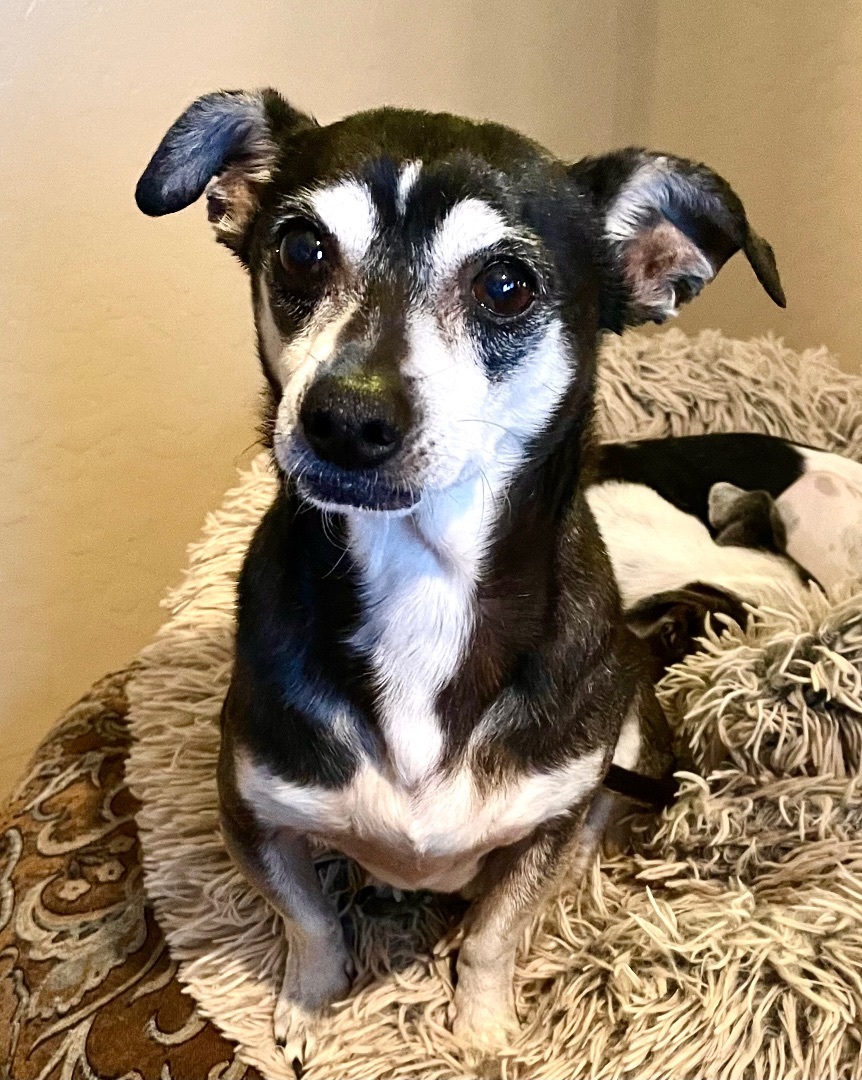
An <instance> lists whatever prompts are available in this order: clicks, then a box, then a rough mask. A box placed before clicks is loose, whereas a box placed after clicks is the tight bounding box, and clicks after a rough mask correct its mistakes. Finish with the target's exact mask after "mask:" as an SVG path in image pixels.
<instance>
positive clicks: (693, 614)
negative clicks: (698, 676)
mask: <svg viewBox="0 0 862 1080" xmlns="http://www.w3.org/2000/svg"><path fill="white" fill-rule="evenodd" d="M710 615H723V616H726V617H727V618H729V619H732V620H733V621H734V622H735V623H738V624H739V626H741V627H743V629H744V628H745V626H746V624H747V622H748V612H747V611H746V610H745V607H744V606H743V603H742V600H741V599H740V598H739V597H738V596H737V595H736V593H732V592H730V590H728V589H722V588H719V587H717V586H715V585H706V584H704V583H703V582H700V581H694V582H692V583H691V584H689V585H686V586H685V587H684V588H682V589H670V590H668V591H667V592H661V593H655V594H654V595H653V596H647V597H645V598H644V599H643V600H639V601H638V602H637V603H636V604H634V605H633V606H632V607H630V608H628V609H627V610H626V612H625V614H624V618H625V621H626V625H627V626H628V628H629V630H631V631H632V632H633V633H634V634H636V635H637V637H639V638H641V639H642V640H644V641H645V642H646V644H647V646H648V648H649V651H650V655H651V658H652V662H653V676H654V678H656V679H660V678H661V676H662V675H663V674H664V672H665V671H666V670H667V668H669V667H670V666H671V665H672V664H678V663H679V662H680V661H681V660H683V659H685V657H686V656H687V655H688V654H689V653H692V652H695V651H696V641H697V639H698V638H700V637H703V636H704V634H705V632H706V620H707V617H708V616H710Z"/></svg>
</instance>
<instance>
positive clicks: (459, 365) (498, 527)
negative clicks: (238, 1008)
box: [136, 89, 785, 1062]
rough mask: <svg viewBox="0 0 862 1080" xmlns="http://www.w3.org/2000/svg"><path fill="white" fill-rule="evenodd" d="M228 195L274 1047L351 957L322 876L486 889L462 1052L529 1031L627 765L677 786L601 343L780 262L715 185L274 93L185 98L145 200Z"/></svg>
mask: <svg viewBox="0 0 862 1080" xmlns="http://www.w3.org/2000/svg"><path fill="white" fill-rule="evenodd" d="M201 196H205V198H206V205H207V211H208V216H209V219H210V221H211V222H212V224H213V226H214V228H215V233H216V236H217V239H218V240H220V241H221V242H222V243H223V244H225V245H226V246H227V247H228V248H229V249H230V250H231V251H232V252H233V253H234V254H235V255H236V256H237V257H238V258H239V259H240V261H241V262H242V264H243V265H244V267H245V268H246V269H247V271H248V273H249V277H250V282H251V293H252V303H253V308H254V316H255V323H256V327H257V338H258V346H259V354H260V360H261V363H262V366H263V371H264V374H265V376H266V381H267V395H268V406H267V409H266V413H267V417H268V419H267V429H268V431H269V432H270V435H271V445H272V452H273V461H274V465H275V468H276V469H277V471H278V475H279V478H280V485H279V490H278V494H277V496H276V498H275V501H274V504H273V506H272V507H271V509H270V510H269V512H268V513H267V514H266V515H265V517H264V519H263V520H262V522H261V524H260V527H259V528H258V530H257V532H256V535H255V537H254V539H253V541H252V543H251V545H250V548H249V551H248V554H247V557H246V560H245V563H244V566H243V569H242V573H241V576H240V580H239V584H238V601H237V630H236V650H235V663H234V669H233V675H232V681H231V684H230V690H229V693H228V695H227V698H226V701H225V704H224V709H223V715H222V744H221V754H220V761H219V769H218V784H219V794H220V805H221V827H222V831H223V835H224V840H225V844H226V846H227V848H228V850H229V852H230V854H231V856H232V858H233V860H234V861H235V863H236V865H237V867H238V868H239V869H240V870H241V872H242V873H244V874H245V875H246V877H247V878H248V880H249V881H250V882H252V883H253V884H254V885H255V886H256V887H257V889H259V890H260V892H261V893H262V894H263V896H264V897H266V899H267V900H268V901H269V902H270V903H271V905H272V906H273V907H274V908H275V910H276V911H277V912H279V913H280V914H281V916H282V917H283V920H284V925H285V931H286V934H287V937H288V942H289V951H288V959H287V964H286V969H285V973H284V980H283V986H282V989H281V992H280V994H279V997H278V1002H277V1006H276V1013H275V1036H276V1038H277V1040H278V1042H279V1043H280V1044H281V1045H283V1046H284V1048H285V1052H286V1053H287V1055H288V1058H289V1059H290V1060H293V1061H296V1062H301V1060H302V1059H303V1056H304V1054H306V1053H307V1049H308V1046H309V1045H310V1042H311V1040H312V1039H313V1037H314V1032H315V1029H316V1027H317V1025H318V1023H319V1019H320V1017H321V1015H322V1012H323V1011H324V1010H325V1009H326V1007H327V1006H328V1005H329V1004H330V1003H331V1002H333V1001H335V1000H338V999H340V998H343V997H344V996H345V995H346V994H347V992H348V989H349V978H350V957H349V952H348V949H347V947H346V945H345V942H344V938H343V934H342V930H341V926H340V924H339V921H338V918H337V916H336V913H335V911H334V910H332V908H331V907H330V905H329V904H328V902H327V900H326V898H325V897H324V896H323V895H322V893H321V889H320V885H319V882H318V879H317V876H316V874H315V871H314V867H313V863H312V858H311V854H310V843H311V842H315V843H317V842H321V843H324V844H326V845H328V846H330V847H332V848H335V849H337V850H339V851H340V852H342V853H343V854H345V855H347V856H349V857H350V858H352V859H354V860H356V862H358V863H359V864H361V866H362V867H364V868H365V870H366V871H368V873H369V874H370V875H371V877H372V879H373V880H375V881H379V882H383V883H385V884H388V885H390V886H392V887H394V888H396V889H431V890H437V891H440V892H456V891H466V892H468V893H469V895H470V896H472V897H473V899H472V903H471V906H470V908H469V910H468V912H467V915H466V918H465V922H464V934H463V942H462V945H461V948H460V953H459V957H458V963H457V987H456V989H455V994H454V1009H453V1014H454V1017H453V1026H454V1032H455V1034H456V1036H457V1037H458V1038H459V1040H460V1041H461V1042H462V1044H463V1045H464V1047H465V1052H467V1053H469V1054H471V1055H474V1056H478V1057H481V1056H482V1055H493V1054H496V1053H497V1052H499V1051H500V1050H501V1049H502V1048H505V1047H506V1046H508V1045H510V1043H511V1042H512V1040H513V1039H514V1038H515V1037H516V1035H517V1032H518V1020H517V1016H516V1012H515V1007H514V1000H513V989H512V978H513V968H514V962H515V950H516V944H517V942H518V939H519V936H520V934H521V931H522V928H523V927H524V925H525V923H526V922H527V921H528V920H529V918H530V917H531V915H532V914H533V913H534V912H535V910H536V908H537V905H538V904H539V902H540V900H541V899H542V897H543V896H545V895H546V894H547V893H548V892H549V891H550V890H551V889H552V888H553V886H554V884H555V883H556V882H557V881H559V879H560V877H561V875H563V874H564V873H568V874H579V873H582V872H583V870H584V867H585V866H586V865H587V863H588V861H589V859H590V857H591V856H592V854H593V852H594V851H595V849H596V845H597V844H598V842H599V840H600V838H601V836H602V832H603V829H604V826H605V823H606V821H607V820H608V818H609V815H610V814H611V813H612V812H613V804H614V798H615V797H614V796H613V795H612V794H611V793H610V792H609V791H608V790H607V789H606V788H603V786H602V783H603V779H604V778H605V777H606V775H607V774H608V772H609V770H610V768H611V766H612V764H614V766H615V767H616V768H619V769H628V770H637V772H638V773H639V774H642V775H643V776H645V777H647V778H654V779H660V778H662V777H665V776H666V775H667V773H668V772H669V770H670V769H671V768H672V764H673V757H672V750H671V746H670V739H669V734H668V732H667V729H666V727H665V724H664V719H663V717H662V715H661V711H660V709H659V708H658V706H657V703H656V700H655V697H654V693H653V689H652V682H651V679H650V672H649V660H648V657H647V656H646V655H645V650H644V648H643V645H642V642H640V641H639V640H638V638H637V636H636V635H633V634H632V633H631V632H630V631H629V630H628V629H627V628H626V626H625V624H624V621H623V618H622V611H621V606H620V597H619V592H618V589H617V585H616V583H615V581H614V576H613V572H612V567H611V563H610V561H609V558H608V554H607V551H606V549H605V545H604V543H603V542H602V538H601V535H600V533H599V529H598V527H597V525H596V521H595V517H594V514H593V513H592V512H591V510H590V505H589V502H588V499H587V496H586V494H585V483H586V479H587V477H588V476H589V463H590V461H591V459H592V455H593V454H594V450H595V438H594V434H593V424H592V413H593V398H594V384H595V373H596V347H597V343H598V341H599V339H600V338H601V336H602V334H603V333H604V332H606V331H612V332H621V331H622V330H623V329H624V328H625V327H627V326H631V325H635V324H638V323H643V322H646V321H650V320H652V321H654V322H662V321H664V320H665V319H667V318H668V317H670V316H673V315H674V314H676V312H677V311H678V309H679V307H680V306H681V305H682V304H684V303H686V302H688V301H689V300H692V299H693V298H694V297H695V296H696V295H697V294H698V293H699V292H700V291H701V289H702V288H703V287H704V286H705V285H706V284H707V283H708V282H709V281H711V280H712V279H713V278H714V277H715V275H716V274H717V273H718V271H719V270H720V268H721V267H722V266H723V264H724V263H725V262H726V261H727V260H728V259H729V258H730V257H731V256H732V255H733V254H735V253H736V252H737V251H742V252H743V253H744V255H745V257H746V259H747V260H748V262H749V264H750V265H751V267H752V268H753V270H754V273H755V275H756V276H757V278H758V280H759V281H760V283H761V285H762V286H763V287H764V289H765V290H766V292H767V293H768V295H769V296H770V297H771V298H772V299H773V300H774V301H775V302H776V303H777V304H779V305H781V306H783V305H784V302H785V301H784V294H783V292H782V287H781V283H780V279H779V275H778V271H777V268H776V264H775V259H774V256H773V252H772V249H771V247H770V246H769V244H768V243H767V242H766V241H765V240H763V239H762V238H760V237H759V236H758V235H757V234H756V233H755V232H754V231H753V230H752V228H751V227H750V226H749V223H748V220H747V217H746V214H745V210H744V208H743V205H742V203H741V202H740V200H739V198H738V197H737V196H736V194H735V193H734V192H733V191H732V190H731V188H730V187H729V185H728V184H727V183H726V182H725V181H724V180H723V179H722V178H721V177H719V176H718V175H717V174H716V173H714V172H713V171H712V170H710V169H709V168H707V167H706V166H703V165H700V164H696V163H693V162H691V161H687V160H685V159H682V158H678V157H674V156H672V155H669V154H661V153H655V152H652V151H648V150H642V149H626V150H621V151H617V152H614V153H609V154H607V155H604V156H600V157H590V158H585V159H583V160H581V161H579V162H577V163H575V164H566V163H564V162H561V161H559V160H557V159H556V158H554V157H553V156H552V155H551V154H549V153H548V152H547V151H545V150H544V149H542V148H541V147H540V146H538V145H537V144H536V143H534V142H532V141H531V140H529V139H527V138H525V137H524V136H522V135H520V134H517V133H516V132H514V131H512V130H510V129H508V128H506V127H503V126H500V125H498V124H494V123H478V122H472V121H469V120H466V119H461V118H458V117H454V116H450V115H445V114H430V113H422V112H413V111H406V110H398V109H391V108H384V109H380V110H377V111H372V112H365V113H360V114H357V115H354V116H350V117H348V118H347V119H344V120H341V121H339V122H337V123H333V124H329V125H326V126H320V125H318V124H317V123H316V122H315V121H314V120H313V119H312V117H310V116H308V115H306V114H305V113H303V112H301V111H300V110H298V109H296V108H295V107H293V106H292V105H290V104H289V103H288V102H287V101H285V100H284V98H282V97H281V96H280V95H279V94H278V93H276V92H275V91H273V90H269V89H267V90H263V91H260V92H252V93H248V92H239V91H237V92H218V93H213V94H208V95H206V96H204V97H202V98H200V99H199V100H197V101H196V102H194V103H193V104H192V105H191V106H190V107H189V108H188V109H187V110H186V111H185V112H184V113H183V114H182V116H181V117H180V118H179V119H178V120H177V121H176V122H175V123H174V124H173V126H172V127H171V128H170V130H169V131H168V132H167V134H166V135H165V136H164V138H163V139H162V142H161V144H160V145H159V147H158V149H157V150H156V152H155V154H154V156H153V158H152V160H151V161H150V163H149V165H148V166H147V168H146V170H145V171H144V173H143V175H142V177H141V179H140V181H139V183H138V187H137V192H136V198H137V203H138V206H139V208H140V209H141V210H142V211H144V212H145V213H147V214H150V215H153V216H158V215H163V214H170V213H173V212H175V211H179V210H182V209H183V208H184V207H187V206H189V205H190V204H191V203H193V202H195V201H196V200H197V199H198V198H199V197H201Z"/></svg>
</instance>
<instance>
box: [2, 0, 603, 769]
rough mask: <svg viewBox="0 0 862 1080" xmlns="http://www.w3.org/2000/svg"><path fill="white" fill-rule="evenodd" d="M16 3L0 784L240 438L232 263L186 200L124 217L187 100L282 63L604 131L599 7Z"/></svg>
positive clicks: (331, 100) (296, 76)
mask: <svg viewBox="0 0 862 1080" xmlns="http://www.w3.org/2000/svg"><path fill="white" fill-rule="evenodd" d="M526 10H527V9H525V8H524V6H523V5H522V4H520V3H517V2H515V0H495V2H494V4H493V5H491V6H489V5H487V4H486V5H467V4H465V3H457V2H453V0H438V2H436V3H434V4H433V5H432V4H419V3H417V4H410V5H407V4H404V3H403V2H400V0H375V2H370V0H369V2H361V3H357V2H350V0H343V2H333V0H315V3H300V2H297V0H289V2H286V0H278V2H274V0H266V2H264V0H253V2H249V3H242V4H236V3H228V2H224V0H210V2H208V3H207V4H197V3H178V2H177V0H122V2H121V0H98V2H95V0H75V2H74V3H70V2H67V0H6V3H5V4H4V5H3V6H2V8H0V145H2V147H3V154H2V159H0V215H2V229H3V246H4V256H3V269H2V273H3V282H2V287H0V305H2V308H0V331H2V347H0V364H2V383H3V392H2V394H0V462H2V471H0V580H2V581H3V583H4V600H5V602H4V604H3V605H2V607H0V653H2V655H3V657H4V663H3V664H2V667H0V785H2V783H3V777H2V772H3V771H4V770H5V773H6V774H7V775H8V774H9V773H10V772H12V771H15V770H17V769H18V768H19V767H20V764H21V762H20V759H21V757H22V755H26V753H28V752H29V750H30V748H31V746H32V745H33V744H34V742H35V740H36V739H37V738H38V737H39V736H40V735H41V733H42V731H43V730H44V729H45V728H46V727H47V726H48V725H49V724H50V722H51V721H52V719H53V717H54V715H55V714H56V712H57V711H58V710H59V709H60V708H61V707H62V706H63V705H65V704H66V703H67V702H69V701H70V700H72V699H73V698H74V697H75V695H77V694H78V693H79V692H81V691H82V690H83V689H84V688H85V687H86V686H87V685H88V684H89V682H90V681H91V680H92V679H94V678H95V677H97V676H98V675H99V674H100V673H102V672H103V671H105V670H106V669H107V668H110V667H112V666H116V665H121V664H123V663H125V661H126V660H127V659H128V658H129V657H130V656H132V655H133V654H134V653H135V651H136V650H137V649H138V648H139V647H140V646H141V645H142V644H144V643H145V642H146V641H147V639H148V638H149V637H150V635H151V634H152V632H153V630H154V629H155V628H156V626H157V625H158V623H159V620H160V612H159V610H158V606H157V605H158V600H159V598H160V596H161V595H162V593H163V591H164V588H165V585H166V584H167V583H169V582H171V581H176V580H177V577H178V573H179V569H180V567H181V566H182V565H183V553H184V549H185V545H186V544H187V543H188V541H189V540H191V539H193V538H194V536H195V535H196V533H197V531H198V529H199V526H200V523H201V520H202V518H203V515H204V513H205V512H206V510H207V509H208V508H210V507H212V506H214V505H216V504H217V503H218V501H219V498H220V495H221V493H222V491H223V490H224V489H225V488H226V487H227V486H228V485H229V484H230V483H231V480H232V477H233V475H234V466H235V463H236V462H237V461H238V460H240V459H241V458H242V455H243V452H244V450H245V448H246V447H248V446H249V444H250V443H251V442H252V441H253V440H254V438H255V433H254V407H255V398H256V393H257V386H258V380H257V372H256V366H255V360H254V355H253V351H252V335H251V323H250V314H249V305H248V302H247V298H246V287H245V282H244V279H243V275H242V272H241V271H240V269H239V267H238V265H236V264H235V263H234V262H233V261H232V260H231V259H230V257H229V255H228V254H227V252H225V251H224V250H221V249H219V248H217V247H216V245H215V244H214V243H213V241H212V240H211V238H210V235H209V227H208V226H207V224H206V220H205V215H204V212H203V209H202V208H201V207H195V208H192V209H191V210H189V211H187V212H186V213H185V214H182V215H179V216H177V217H175V218H170V219H166V220H162V221H158V222H154V221H151V220H148V219H146V218H144V217H142V216H141V215H140V214H138V212H137V210H136V209H135V206H134V203H133V201H132V192H133V190H134V185H135V181H136V179H137V176H138V173H139V172H140V170H141V169H142V168H143V166H144V164H145V163H146V161H147V159H148V158H149V155H150V153H151V152H152V151H153V150H154V149H155V146H156V144H157V142H158V140H159V139H160V137H161V136H162V134H163V133H164V131H165V129H166V128H167V126H168V124H169V123H170V122H171V121H172V120H173V119H174V117H175V116H176V115H177V113H178V112H179V111H180V109H181V108H182V107H183V106H184V105H185V104H186V103H187V102H188V101H190V100H191V99H192V98H194V97H195V96H197V95H198V94H200V93H203V92H205V91H207V90H212V89H216V88H218V87H237V86H255V85H261V84H266V83H272V84H274V85H276V86H278V87H279V88H281V89H282V90H284V91H285V92H286V93H287V94H289V95H291V96H293V97H294V98H295V99H296V101H297V103H299V104H301V105H303V106H305V107H307V108H309V109H310V110H312V111H313V112H315V113H316V115H317V116H318V117H319V118H320V119H321V120H327V119H334V118H335V117H337V116H339V115H341V114H342V113H344V112H349V111H352V110H355V109H357V108H362V107H368V106H372V105H377V104H382V103H385V102H389V103H393V104H405V105H416V106H424V107H427V108H440V109H450V110H454V111H462V112H467V113H473V114H476V115H487V116H491V117H495V118H497V119H501V120H503V121H506V122H509V123H511V124H513V125H516V126H518V127H521V128H523V129H525V130H527V131H529V132H531V133H532V134H533V135H534V136H536V137H538V138H539V139H541V140H543V141H545V142H546V143H548V144H549V145H551V146H553V147H555V148H556V149H558V150H559V151H560V152H561V153H565V154H569V155H576V154H578V153H581V152H585V151H586V150H588V149H591V148H594V147H601V146H608V145H609V144H610V143H611V142H612V124H613V98H614V94H613V86H614V78H615V70H614V66H613V65H614V56H615V50H614V48H613V40H614V33H615V22H614V11H615V8H614V6H613V4H609V5H607V6H604V5H595V4H589V3H587V2H586V0H584V2H581V3H569V4H565V5H561V4H554V3H551V2H549V0H539V2H536V3H533V4H532V5H531V6H530V9H529V10H530V15H529V19H527V18H526V17H525V12H526Z"/></svg>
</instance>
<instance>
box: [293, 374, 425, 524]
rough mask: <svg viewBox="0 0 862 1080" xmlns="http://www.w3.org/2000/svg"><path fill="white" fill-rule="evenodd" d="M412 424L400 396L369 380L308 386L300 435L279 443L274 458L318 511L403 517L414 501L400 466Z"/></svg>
mask: <svg viewBox="0 0 862 1080" xmlns="http://www.w3.org/2000/svg"><path fill="white" fill-rule="evenodd" d="M412 422H413V416H412V410H411V408H410V403H409V401H408V399H407V396H406V394H405V393H404V392H403V391H400V390H399V389H397V388H393V387H392V386H390V385H387V383H386V382H384V381H383V380H380V379H376V378H375V377H374V376H373V375H364V376H362V377H353V378H351V377H350V376H342V377H338V376H333V375H327V376H323V377H322V378H319V379H317V380H315V382H314V383H312V385H311V386H310V387H309V389H308V391H307V393H306V394H305V398H304V400H303V402H302V405H301V407H300V410H299V423H298V425H297V429H296V430H295V432H294V433H293V435H292V436H291V437H290V438H289V439H288V440H286V441H285V442H284V443H281V442H280V440H277V441H276V454H277V456H278V457H279V461H280V463H281V465H282V467H284V468H285V469H286V470H287V471H289V472H290V473H291V474H292V475H294V476H295V478H296V484H297V488H298V490H299V493H300V495H301V496H303V497H304V498H307V499H309V500H310V501H312V502H314V503H317V504H318V505H324V506H331V507H344V506H349V507H356V508H358V509H363V510H378V511H394V510H402V511H403V510H407V509H409V508H410V507H411V506H413V505H414V504H415V503H416V502H417V501H418V498H419V493H418V492H417V491H414V490H413V489H412V488H411V487H410V485H409V484H406V483H405V482H404V481H403V480H402V479H401V478H400V476H399V475H398V467H397V461H398V456H399V454H400V452H401V450H402V448H403V446H404V443H405V440H406V438H407V435H408V433H409V431H410V428H411V425H412ZM280 450H282V451H283V452H284V454H285V456H286V458H287V460H282V456H281V454H280V453H279V451H280Z"/></svg>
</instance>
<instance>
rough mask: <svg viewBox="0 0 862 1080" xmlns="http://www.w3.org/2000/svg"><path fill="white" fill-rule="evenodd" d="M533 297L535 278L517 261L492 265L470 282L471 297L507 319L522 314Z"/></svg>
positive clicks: (534, 293)
mask: <svg viewBox="0 0 862 1080" xmlns="http://www.w3.org/2000/svg"><path fill="white" fill-rule="evenodd" d="M535 295H536V279H535V277H533V275H532V273H531V272H530V271H529V270H528V269H527V268H526V266H524V265H523V264H521V263H518V262H497V263H493V264H492V265H491V266H486V267H485V269H484V270H483V271H482V272H481V273H480V274H479V275H477V277H476V278H475V279H474V281H473V296H474V297H475V298H476V300H477V301H478V302H479V303H480V304H481V305H482V307H483V308H487V309H488V311H493V312H494V314H495V315H502V316H504V317H506V318H511V317H512V316H513V315H522V314H523V313H524V312H525V311H526V310H527V308H528V307H529V306H530V304H532V302H533V299H534V298H535Z"/></svg>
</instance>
